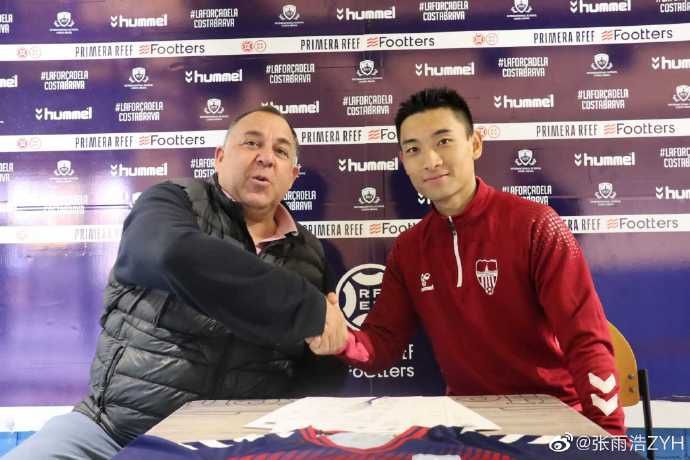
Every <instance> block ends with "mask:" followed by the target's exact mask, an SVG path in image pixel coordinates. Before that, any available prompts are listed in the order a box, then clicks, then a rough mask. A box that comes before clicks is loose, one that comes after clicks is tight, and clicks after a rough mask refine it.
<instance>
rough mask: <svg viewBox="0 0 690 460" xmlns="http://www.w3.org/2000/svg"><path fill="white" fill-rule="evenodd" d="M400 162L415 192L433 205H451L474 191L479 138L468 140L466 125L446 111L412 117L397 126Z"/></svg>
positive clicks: (445, 109)
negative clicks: (459, 196)
mask: <svg viewBox="0 0 690 460" xmlns="http://www.w3.org/2000/svg"><path fill="white" fill-rule="evenodd" d="M400 145H401V152H400V159H401V160H402V163H403V166H404V167H405V172H406V173H407V175H408V176H409V178H410V180H411V181H412V185H413V186H414V188H415V189H417V191H418V192H419V193H421V194H422V195H424V196H425V197H427V198H429V199H430V200H431V201H432V202H434V203H437V206H438V205H439V204H443V203H448V202H454V201H455V200H456V199H457V196H458V195H464V193H463V192H464V191H467V190H473V187H474V183H475V177H474V160H476V159H477V158H479V157H480V156H481V154H482V142H481V137H480V136H479V134H477V133H476V132H475V133H473V134H472V135H470V136H469V137H468V136H467V131H466V124H465V122H464V121H460V120H458V118H457V117H456V116H455V114H454V113H453V111H452V110H451V109H448V108H439V109H430V110H426V111H424V112H420V113H416V114H414V115H411V116H409V117H407V118H406V119H405V121H403V123H402V125H401V126H400Z"/></svg>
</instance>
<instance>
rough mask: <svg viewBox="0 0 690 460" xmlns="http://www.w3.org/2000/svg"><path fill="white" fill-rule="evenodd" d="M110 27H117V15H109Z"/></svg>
mask: <svg viewBox="0 0 690 460" xmlns="http://www.w3.org/2000/svg"><path fill="white" fill-rule="evenodd" d="M110 27H117V16H110Z"/></svg>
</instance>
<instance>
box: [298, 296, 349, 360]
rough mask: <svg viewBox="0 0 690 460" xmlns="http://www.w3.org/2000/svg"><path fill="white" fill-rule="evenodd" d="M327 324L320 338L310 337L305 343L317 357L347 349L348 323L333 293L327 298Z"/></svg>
mask: <svg viewBox="0 0 690 460" xmlns="http://www.w3.org/2000/svg"><path fill="white" fill-rule="evenodd" d="M325 300H326V323H325V324H324V327H323V333H322V334H321V335H320V336H316V337H308V338H307V339H305V341H306V342H307V343H308V344H309V348H310V349H311V351H312V352H313V353H314V354H316V355H334V354H336V353H338V352H340V351H341V350H342V349H343V348H345V344H346V342H347V323H346V322H345V317H344V316H343V312H342V310H341V309H340V306H338V299H337V297H336V296H335V294H334V293H333V292H331V293H329V294H328V295H327V296H326V299H325Z"/></svg>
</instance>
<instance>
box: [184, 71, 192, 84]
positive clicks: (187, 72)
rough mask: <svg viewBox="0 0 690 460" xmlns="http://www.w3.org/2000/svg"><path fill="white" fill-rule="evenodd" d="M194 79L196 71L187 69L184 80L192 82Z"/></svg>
mask: <svg viewBox="0 0 690 460" xmlns="http://www.w3.org/2000/svg"><path fill="white" fill-rule="evenodd" d="M193 79H194V71H193V70H187V71H185V73H184V81H186V82H187V83H191V82H192V80H193Z"/></svg>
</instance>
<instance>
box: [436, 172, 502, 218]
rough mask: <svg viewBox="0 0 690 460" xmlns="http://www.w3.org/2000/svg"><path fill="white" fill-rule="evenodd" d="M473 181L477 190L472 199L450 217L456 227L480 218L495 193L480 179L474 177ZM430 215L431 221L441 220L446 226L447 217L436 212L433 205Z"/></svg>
mask: <svg viewBox="0 0 690 460" xmlns="http://www.w3.org/2000/svg"><path fill="white" fill-rule="evenodd" d="M475 179H476V181H477V188H476V189H475V191H474V196H473V197H472V199H471V200H470V202H469V203H467V206H466V207H465V209H464V210H463V211H462V212H461V213H460V214H456V215H454V216H451V218H452V219H453V223H454V224H455V225H456V226H459V225H462V224H465V223H468V222H470V221H472V220H474V219H476V218H477V217H479V216H481V215H482V213H483V212H484V210H485V209H486V207H487V206H488V204H489V199H490V198H491V196H492V195H493V194H494V193H495V190H494V188H493V187H491V186H490V185H487V184H486V182H484V180H482V178H481V177H479V176H475ZM431 214H432V215H431V218H432V220H434V221H438V220H442V221H443V222H445V223H446V225H447V224H448V217H446V216H444V215H443V214H441V213H440V212H438V210H437V209H436V207H435V206H433V205H432V210H431Z"/></svg>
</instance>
